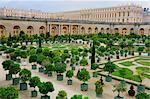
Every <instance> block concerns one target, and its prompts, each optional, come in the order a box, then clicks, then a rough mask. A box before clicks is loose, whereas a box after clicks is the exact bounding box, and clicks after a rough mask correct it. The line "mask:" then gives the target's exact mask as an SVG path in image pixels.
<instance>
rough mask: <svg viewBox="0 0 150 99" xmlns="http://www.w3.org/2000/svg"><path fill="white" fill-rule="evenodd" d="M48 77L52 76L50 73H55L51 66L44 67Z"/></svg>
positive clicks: (53, 67)
mask: <svg viewBox="0 0 150 99" xmlns="http://www.w3.org/2000/svg"><path fill="white" fill-rule="evenodd" d="M45 68H46V71H47V73H48V76H52V75H53V74H52V72H53V71H55V66H54V65H53V64H47V65H46V66H45Z"/></svg>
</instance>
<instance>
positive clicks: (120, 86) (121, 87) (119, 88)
mask: <svg viewBox="0 0 150 99" xmlns="http://www.w3.org/2000/svg"><path fill="white" fill-rule="evenodd" d="M116 91H117V92H118V95H117V96H115V99H116V98H117V99H118V98H119V99H123V97H121V96H120V92H121V93H123V92H125V91H126V83H125V82H123V81H121V82H120V83H119V84H118V85H114V86H113V92H116Z"/></svg>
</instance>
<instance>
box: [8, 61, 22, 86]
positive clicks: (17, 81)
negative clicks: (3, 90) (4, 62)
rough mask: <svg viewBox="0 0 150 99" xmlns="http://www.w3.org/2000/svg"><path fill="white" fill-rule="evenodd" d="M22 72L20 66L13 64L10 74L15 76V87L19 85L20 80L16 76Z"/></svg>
mask: <svg viewBox="0 0 150 99" xmlns="http://www.w3.org/2000/svg"><path fill="white" fill-rule="evenodd" d="M20 70H21V68H20V64H17V63H14V64H11V66H10V70H9V72H10V73H11V74H14V75H15V78H13V85H18V84H19V78H17V76H16V75H17V74H18V73H19V72H20Z"/></svg>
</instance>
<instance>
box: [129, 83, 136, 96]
mask: <svg viewBox="0 0 150 99" xmlns="http://www.w3.org/2000/svg"><path fill="white" fill-rule="evenodd" d="M128 94H129V96H134V95H135V90H134V87H133V85H131V86H130V90H129V91H128Z"/></svg>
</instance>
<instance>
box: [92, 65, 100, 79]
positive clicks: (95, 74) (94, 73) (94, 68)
mask: <svg viewBox="0 0 150 99" xmlns="http://www.w3.org/2000/svg"><path fill="white" fill-rule="evenodd" d="M98 67H99V65H98V64H96V63H93V64H91V69H92V70H95V71H94V72H93V77H97V75H98V72H97V71H96V69H97V68H98Z"/></svg>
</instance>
